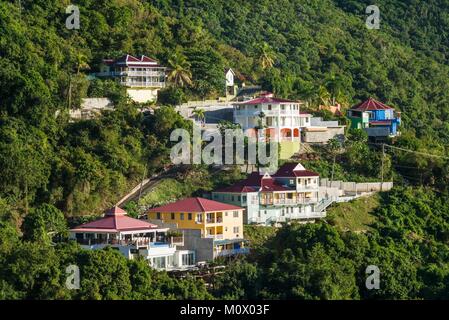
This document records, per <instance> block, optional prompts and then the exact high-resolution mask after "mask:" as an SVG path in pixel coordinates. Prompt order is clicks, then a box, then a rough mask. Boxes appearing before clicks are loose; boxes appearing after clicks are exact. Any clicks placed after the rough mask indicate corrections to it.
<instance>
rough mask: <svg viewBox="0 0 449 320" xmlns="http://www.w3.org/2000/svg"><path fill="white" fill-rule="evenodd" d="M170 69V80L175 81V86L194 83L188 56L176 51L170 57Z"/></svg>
mask: <svg viewBox="0 0 449 320" xmlns="http://www.w3.org/2000/svg"><path fill="white" fill-rule="evenodd" d="M168 65H169V68H170V71H169V73H168V80H169V81H171V82H173V84H174V85H175V86H179V87H183V86H184V85H186V84H187V85H189V86H190V85H192V73H191V72H190V70H189V68H190V63H189V62H188V61H187V59H186V57H185V56H184V55H183V54H182V53H180V52H175V53H174V54H173V55H172V56H171V58H170V59H168Z"/></svg>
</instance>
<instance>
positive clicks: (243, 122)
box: [234, 93, 304, 141]
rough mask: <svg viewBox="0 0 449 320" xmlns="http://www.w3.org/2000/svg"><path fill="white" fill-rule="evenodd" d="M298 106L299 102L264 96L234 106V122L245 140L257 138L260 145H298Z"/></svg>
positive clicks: (269, 95) (299, 114) (271, 95)
mask: <svg viewBox="0 0 449 320" xmlns="http://www.w3.org/2000/svg"><path fill="white" fill-rule="evenodd" d="M299 106H300V102H299V101H293V100H287V99H281V98H275V97H273V94H272V93H263V94H261V95H260V96H259V97H257V98H255V99H251V100H248V101H243V102H237V103H235V104H234V122H235V123H238V124H240V126H241V127H242V129H243V130H245V133H246V134H247V135H248V136H253V137H256V136H258V137H259V139H260V140H261V141H264V140H265V141H268V140H275V141H299V140H300V127H301V118H302V117H301V113H300V111H299ZM303 121H304V120H303Z"/></svg>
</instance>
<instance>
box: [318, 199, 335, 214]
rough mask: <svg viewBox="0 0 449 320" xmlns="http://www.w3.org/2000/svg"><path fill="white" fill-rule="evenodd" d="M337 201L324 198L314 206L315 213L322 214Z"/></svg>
mask: <svg viewBox="0 0 449 320" xmlns="http://www.w3.org/2000/svg"><path fill="white" fill-rule="evenodd" d="M336 200H337V199H336V198H334V197H329V198H324V199H323V200H321V201H320V202H319V203H318V204H317V205H316V206H315V212H323V211H325V210H326V208H327V207H329V206H330V205H331V204H332V203H333V202H335V201H336Z"/></svg>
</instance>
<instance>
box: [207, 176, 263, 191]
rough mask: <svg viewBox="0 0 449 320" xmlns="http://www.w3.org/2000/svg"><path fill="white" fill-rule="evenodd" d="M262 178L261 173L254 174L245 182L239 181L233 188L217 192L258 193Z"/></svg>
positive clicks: (225, 188) (229, 187)
mask: <svg viewBox="0 0 449 320" xmlns="http://www.w3.org/2000/svg"><path fill="white" fill-rule="evenodd" d="M261 178H262V176H261V175H260V174H259V172H252V173H251V174H250V175H249V176H248V177H247V178H246V179H245V180H241V181H238V182H236V183H234V184H233V185H231V186H228V187H224V188H221V189H218V190H216V191H215V192H235V193H245V192H257V191H259V188H260V180H261Z"/></svg>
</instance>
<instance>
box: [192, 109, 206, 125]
mask: <svg viewBox="0 0 449 320" xmlns="http://www.w3.org/2000/svg"><path fill="white" fill-rule="evenodd" d="M192 113H193V114H194V115H195V116H196V118H197V119H198V121H200V123H201V124H204V120H205V119H206V112H205V111H204V109H201V108H197V107H195V109H193V112H192Z"/></svg>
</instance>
